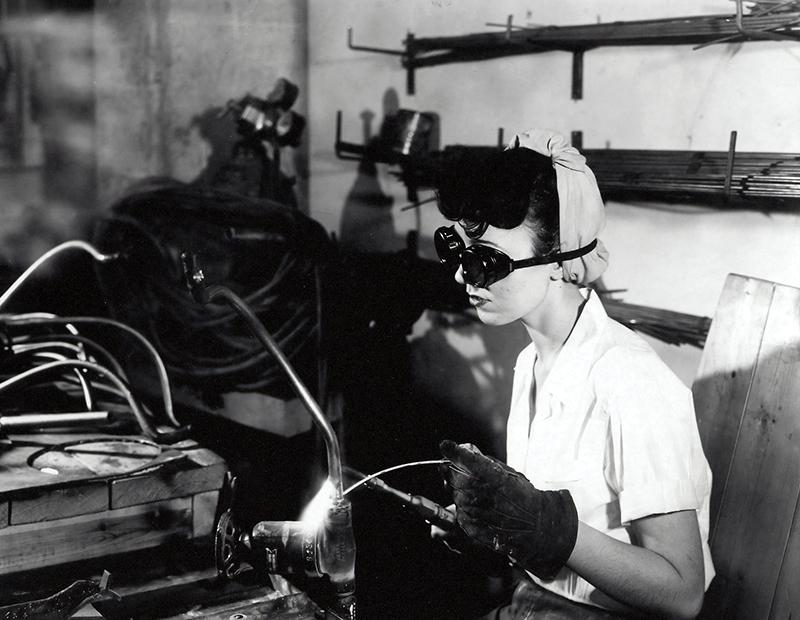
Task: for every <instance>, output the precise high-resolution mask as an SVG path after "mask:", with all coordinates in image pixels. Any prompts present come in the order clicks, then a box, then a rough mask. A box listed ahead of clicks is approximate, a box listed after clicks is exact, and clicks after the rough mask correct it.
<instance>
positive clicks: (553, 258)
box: [512, 239, 597, 269]
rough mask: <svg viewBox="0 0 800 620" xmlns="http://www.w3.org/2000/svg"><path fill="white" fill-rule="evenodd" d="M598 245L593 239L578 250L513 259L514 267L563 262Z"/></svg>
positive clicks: (581, 254)
mask: <svg viewBox="0 0 800 620" xmlns="http://www.w3.org/2000/svg"><path fill="white" fill-rule="evenodd" d="M596 247H597V239H592V240H591V241H590V242H589V243H587V244H586V245H584V246H583V247H580V248H578V249H577V250H570V251H569V252H557V253H556V254H548V255H547V256H537V257H534V258H525V259H523V260H515V261H512V265H513V267H514V269H521V268H522V267H532V266H533V265H547V264H548V263H561V262H564V261H567V260H572V259H574V258H580V257H581V256H584V255H585V254H588V253H589V252H591V251H592V250H594V249H595V248H596Z"/></svg>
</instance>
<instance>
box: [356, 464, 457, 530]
mask: <svg viewBox="0 0 800 620" xmlns="http://www.w3.org/2000/svg"><path fill="white" fill-rule="evenodd" d="M343 469H344V471H345V472H347V473H348V474H350V475H352V476H355V477H358V478H359V479H361V480H364V479H366V478H367V476H366V475H364V474H362V473H361V472H360V471H358V470H356V469H353V468H352V467H347V466H345V467H343ZM364 486H365V487H367V488H370V489H375V490H377V491H380V492H382V493H384V494H386V495H389V496H390V497H394V498H395V499H397V500H399V501H400V502H401V503H402V504H403V506H405V507H406V508H410V509H411V510H413V511H414V512H416V513H417V514H418V515H420V516H421V517H422V518H423V519H425V520H426V521H427V522H428V523H430V524H431V525H435V526H436V527H438V528H440V529H443V530H445V531H447V532H449V531H451V530H454V529H456V528H457V527H458V521H456V515H455V514H454V513H452V512H451V511H449V510H448V509H447V508H445V507H444V506H442V505H441V504H437V503H436V502H434V501H433V500H430V499H428V498H427V497H425V496H423V495H412V494H410V493H406V492H404V491H401V490H399V489H395V488H394V487H392V486H389V485H388V484H386V482H384V481H383V480H381V479H380V478H377V477H375V476H372V477H370V478H369V479H368V480H366V481H365V482H364Z"/></svg>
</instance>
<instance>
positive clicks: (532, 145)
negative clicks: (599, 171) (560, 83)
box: [506, 129, 608, 284]
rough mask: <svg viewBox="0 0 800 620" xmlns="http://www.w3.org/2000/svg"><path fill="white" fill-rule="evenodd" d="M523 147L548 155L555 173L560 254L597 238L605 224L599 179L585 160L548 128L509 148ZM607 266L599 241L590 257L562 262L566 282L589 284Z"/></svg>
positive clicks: (519, 138) (523, 136) (524, 136)
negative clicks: (598, 184)
mask: <svg viewBox="0 0 800 620" xmlns="http://www.w3.org/2000/svg"><path fill="white" fill-rule="evenodd" d="M517 147H524V148H528V149H531V150H533V151H536V152H537V153H540V154H541V155H546V156H547V157H549V158H550V159H551V160H552V162H553V168H555V170H556V189H557V191H558V226H559V245H560V251H561V252H568V251H570V250H577V249H578V248H580V247H583V246H585V245H587V244H589V243H591V242H592V240H593V239H597V235H599V234H600V231H602V230H603V227H604V226H605V222H606V214H605V206H604V205H603V199H602V197H601V196H600V190H599V189H598V187H597V180H596V179H595V178H594V173H593V172H592V171H591V169H590V168H589V166H587V165H586V158H585V157H584V156H583V155H581V154H580V153H579V152H578V150H577V149H576V148H574V147H573V146H571V145H570V144H569V143H568V142H567V140H566V138H564V136H562V135H561V134H559V133H556V132H554V131H551V130H549V129H530V130H528V131H526V132H525V133H520V134H517V135H515V136H514V138H513V139H512V140H511V142H509V143H508V145H507V147H506V148H509V149H510V148H517ZM607 266H608V250H606V247H605V246H604V245H603V243H602V242H601V241H600V240H599V239H597V247H595V249H594V250H592V251H591V252H589V253H588V254H584V255H583V256H581V257H579V258H575V259H573V260H569V261H564V262H563V263H562V267H563V269H562V271H563V276H562V277H563V279H564V281H566V282H573V283H578V284H588V283H589V282H592V281H594V280H596V279H597V278H599V277H600V276H601V275H602V273H603V272H604V271H605V269H606V267H607Z"/></svg>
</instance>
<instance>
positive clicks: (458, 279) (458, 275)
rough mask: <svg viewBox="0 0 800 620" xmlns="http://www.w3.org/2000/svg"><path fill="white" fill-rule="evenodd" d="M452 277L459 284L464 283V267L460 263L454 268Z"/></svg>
mask: <svg viewBox="0 0 800 620" xmlns="http://www.w3.org/2000/svg"><path fill="white" fill-rule="evenodd" d="M453 277H454V278H455V279H456V282H458V283H459V284H460V285H461V286H464V285H465V282H464V268H463V267H462V266H461V265H459V266H458V269H456V274H455V275H454V276H453Z"/></svg>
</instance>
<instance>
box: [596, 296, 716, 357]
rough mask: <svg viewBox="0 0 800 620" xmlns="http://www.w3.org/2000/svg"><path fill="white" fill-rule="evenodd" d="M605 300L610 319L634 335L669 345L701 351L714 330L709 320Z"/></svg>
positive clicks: (671, 311)
mask: <svg viewBox="0 0 800 620" xmlns="http://www.w3.org/2000/svg"><path fill="white" fill-rule="evenodd" d="M602 299H603V306H605V309H606V312H607V313H608V316H610V317H611V318H613V319H614V320H616V321H619V322H620V323H622V324H623V325H625V326H627V327H630V328H631V329H633V330H634V331H638V332H641V333H643V334H647V335H648V336H652V337H653V338H657V339H658V340H661V341H662V342H666V343H668V344H674V345H681V344H688V345H691V346H694V347H698V348H701V349H702V348H703V345H704V344H705V341H706V336H707V335H708V329H709V327H710V326H711V319H710V318H709V317H706V316H695V315H692V314H684V313H682V312H675V311H673V310H664V309H662V308H652V307H650V306H638V305H636V304H629V303H626V302H624V301H619V300H617V299H611V298H610V297H609V296H608V295H602Z"/></svg>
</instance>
